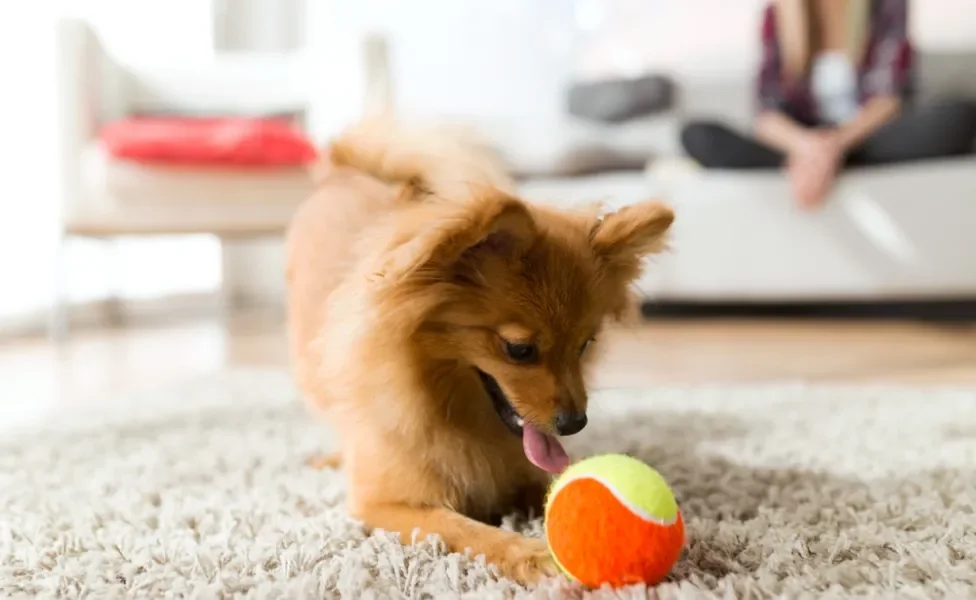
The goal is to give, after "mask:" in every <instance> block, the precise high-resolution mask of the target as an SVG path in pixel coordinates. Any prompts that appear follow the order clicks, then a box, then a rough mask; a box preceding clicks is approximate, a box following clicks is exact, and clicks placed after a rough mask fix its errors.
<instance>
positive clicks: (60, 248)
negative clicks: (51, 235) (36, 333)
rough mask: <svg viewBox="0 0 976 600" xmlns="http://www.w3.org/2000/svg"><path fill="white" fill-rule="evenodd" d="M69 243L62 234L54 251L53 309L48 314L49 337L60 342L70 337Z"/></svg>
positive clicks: (57, 342) (55, 341)
mask: <svg viewBox="0 0 976 600" xmlns="http://www.w3.org/2000/svg"><path fill="white" fill-rule="evenodd" d="M67 245H68V238H67V236H65V235H63V234H62V235H60V236H59V238H58V241H57V247H56V248H55V251H54V269H53V275H54V277H53V282H52V283H53V289H52V294H51V309H50V312H49V314H48V326H47V329H48V337H49V339H50V340H51V341H52V342H54V343H56V344H59V343H61V342H63V341H65V339H66V338H67V337H68V327H69V325H70V322H69V321H70V316H69V314H68V311H69V299H68V282H67V272H68V266H67Z"/></svg>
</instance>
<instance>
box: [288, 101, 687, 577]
mask: <svg viewBox="0 0 976 600" xmlns="http://www.w3.org/2000/svg"><path fill="white" fill-rule="evenodd" d="M322 157H323V160H322V165H321V169H320V170H319V171H318V175H317V177H318V179H317V187H316V191H315V192H314V194H313V195H312V196H311V197H310V198H309V199H308V200H307V201H305V202H304V203H303V204H302V205H301V206H300V207H299V208H298V209H297V211H296V212H295V214H294V217H293V219H292V221H291V224H290V226H289V230H288V234H287V244H286V245H287V250H286V252H287V274H286V279H287V306H288V335H289V345H290V354H291V360H292V364H293V367H294V373H295V378H296V380H297V383H298V386H299V388H300V390H301V392H302V393H303V395H304V396H305V398H306V400H307V402H308V403H309V405H310V406H311V407H312V408H313V409H314V410H315V411H317V412H319V413H321V414H322V415H323V416H324V418H325V419H326V420H327V421H328V422H329V423H331V425H332V426H333V427H334V429H335V430H336V431H337V432H338V435H339V438H340V442H339V451H338V453H337V454H336V455H334V456H331V457H326V458H325V459H322V460H320V461H318V466H330V467H337V466H339V465H340V463H341V465H342V466H343V468H344V469H345V471H346V473H347V476H348V505H349V510H350V513H351V514H352V516H353V517H355V518H357V519H360V520H362V522H364V523H365V525H366V526H367V527H368V528H371V529H382V530H386V531H389V532H394V533H396V534H398V535H399V536H400V537H401V539H402V540H403V541H404V543H411V542H412V541H413V540H414V539H416V538H415V537H414V536H417V535H420V536H426V535H431V534H436V535H438V536H440V538H441V539H442V540H443V542H444V543H445V544H446V546H447V547H448V548H449V549H450V550H451V551H457V552H464V551H466V550H470V551H471V553H472V554H473V555H478V554H483V555H484V557H485V559H486V561H487V562H488V563H489V564H493V565H494V566H495V567H496V568H497V569H498V571H499V573H500V574H501V575H502V576H504V577H508V578H510V579H512V580H514V581H517V582H519V583H522V584H529V583H532V582H535V581H537V580H538V579H540V578H542V577H546V576H550V575H555V574H557V573H558V570H557V567H556V565H555V564H554V562H553V560H552V558H551V556H550V554H549V552H548V550H547V548H546V544H545V542H544V540H541V539H535V538H529V537H525V536H522V535H520V534H518V533H515V532H512V531H507V530H503V529H501V528H499V527H497V526H495V525H493V523H497V522H498V519H499V518H500V516H502V515H504V514H507V513H510V512H514V511H522V512H526V513H533V512H534V514H536V515H538V514H541V512H542V507H543V504H544V502H545V497H546V493H547V489H548V486H549V484H550V481H551V479H552V477H553V476H554V475H555V474H558V473H559V472H561V471H562V470H563V469H564V468H565V467H566V466H567V465H568V463H569V461H570V459H569V457H568V456H567V453H566V451H565V450H564V448H563V445H562V444H561V442H560V439H559V438H560V437H562V436H568V435H573V434H575V433H577V432H579V431H580V430H581V429H583V427H584V426H585V425H586V423H587V391H586V385H585V383H584V374H585V372H586V367H587V366H588V365H589V364H591V363H592V358H593V354H594V352H593V351H594V349H595V346H596V341H597V339H598V336H599V333H600V331H601V329H602V328H603V327H604V324H605V323H607V322H608V321H610V320H612V319H614V318H620V317H621V316H622V315H625V314H627V311H628V310H629V309H630V308H631V307H632V306H633V305H632V303H631V298H630V296H629V294H628V289H629V286H630V285H631V284H632V283H633V281H634V280H635V279H636V278H637V277H638V276H639V274H640V272H641V268H642V264H643V263H644V259H645V257H647V256H648V255H651V254H655V253H658V252H661V251H662V250H664V249H665V247H666V241H667V233H668V231H669V228H670V226H671V223H672V221H673V218H674V215H673V212H672V210H671V209H670V208H668V207H667V206H665V205H664V204H662V203H660V202H657V201H653V200H649V201H646V202H642V203H637V204H633V205H630V206H627V207H626V208H623V209H621V210H619V211H617V212H613V213H610V214H601V212H600V211H599V209H598V207H594V206H584V207H581V208H578V209H572V210H557V209H555V208H551V207H547V206H542V205H535V204H530V203H529V202H526V201H524V200H522V199H520V198H519V197H518V196H517V195H516V193H515V191H514V188H515V186H514V183H513V181H512V180H511V178H510V177H509V175H508V174H507V171H506V169H505V165H504V164H503V163H502V161H501V160H500V159H499V158H498V157H497V156H496V155H494V154H493V153H492V151H491V150H490V148H488V147H487V146H486V145H485V144H483V143H480V142H479V141H478V140H477V139H476V138H472V137H471V136H469V135H466V134H462V133H459V132H458V131H454V130H447V129H439V128H416V129H411V128H408V127H406V126H404V125H403V124H401V123H397V122H395V121H393V120H390V119H364V120H363V121H362V122H359V123H356V124H354V125H352V126H350V127H349V128H347V129H346V130H345V131H343V132H342V133H340V134H339V135H338V136H337V137H336V139H334V140H333V141H332V142H331V144H329V145H328V146H327V147H326V148H324V149H323V152H322Z"/></svg>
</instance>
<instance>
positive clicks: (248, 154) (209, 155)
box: [99, 116, 317, 166]
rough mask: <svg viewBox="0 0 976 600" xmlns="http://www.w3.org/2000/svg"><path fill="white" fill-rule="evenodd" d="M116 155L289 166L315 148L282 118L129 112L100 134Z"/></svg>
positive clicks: (305, 159)
mask: <svg viewBox="0 0 976 600" xmlns="http://www.w3.org/2000/svg"><path fill="white" fill-rule="evenodd" d="M99 137H100V138H101V140H102V142H103V143H104V144H105V147H106V148H107V150H108V152H109V153H110V154H111V155H112V156H114V157H116V158H125V159H129V160H137V161H143V162H160V163H177V164H190V165H235V166H282V165H287V166H293V165H302V164H306V163H309V162H311V161H312V160H314V159H315V157H316V154H317V153H316V151H315V147H314V146H313V145H312V143H311V142H310V141H309V140H308V139H307V138H306V136H305V135H304V134H303V133H302V132H300V131H298V130H297V129H295V128H293V127H292V126H291V125H290V124H289V123H288V122H287V121H284V120H282V119H264V118H248V117H227V118H196V117H179V116H173V117H158V116H157V117H129V118H126V119H122V120H119V121H115V122H113V123H110V124H109V125H107V126H105V127H104V128H103V129H102V131H101V132H100V134H99Z"/></svg>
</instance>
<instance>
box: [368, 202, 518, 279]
mask: <svg viewBox="0 0 976 600" xmlns="http://www.w3.org/2000/svg"><path fill="white" fill-rule="evenodd" d="M418 209H419V210H418V211H416V212H415V214H413V215H412V218H413V219H414V220H418V221H417V222H418V226H417V227H414V228H412V229H413V232H414V234H413V235H411V236H410V238H409V239H407V240H404V241H403V243H400V244H397V245H396V246H395V247H394V248H391V249H390V251H389V252H388V254H387V256H386V260H385V261H384V264H383V266H382V268H381V270H380V272H379V273H377V274H376V275H377V276H379V277H381V278H382V279H384V280H386V281H388V282H391V283H392V282H399V281H402V280H403V279H405V278H408V277H410V276H412V275H415V274H423V275H425V276H438V275H440V274H443V273H445V272H447V271H449V270H451V269H453V268H454V267H455V266H456V265H458V263H460V262H461V261H466V260H471V259H473V258H474V257H476V256H481V255H485V254H492V255H503V256H505V257H508V258H517V257H518V256H519V255H520V254H521V253H522V252H524V251H525V250H526V249H527V248H528V247H529V246H530V245H531V244H532V241H533V240H534V239H535V235H536V227H535V222H534V221H533V219H532V215H531V214H530V213H529V209H528V207H527V206H526V205H525V203H524V202H522V201H521V200H519V199H517V198H514V197H511V196H508V195H506V194H504V193H502V192H499V191H491V192H489V193H486V194H482V195H479V196H478V197H476V198H473V199H471V200H468V201H464V202H441V203H438V202H432V203H430V204H427V205H426V206H420V207H418Z"/></svg>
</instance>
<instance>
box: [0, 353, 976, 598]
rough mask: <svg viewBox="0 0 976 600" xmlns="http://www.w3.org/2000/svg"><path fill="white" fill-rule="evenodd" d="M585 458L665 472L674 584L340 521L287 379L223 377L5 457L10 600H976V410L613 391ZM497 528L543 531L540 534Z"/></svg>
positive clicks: (2, 561)
mask: <svg viewBox="0 0 976 600" xmlns="http://www.w3.org/2000/svg"><path fill="white" fill-rule="evenodd" d="M591 406H593V409H592V412H591V419H590V422H591V425H590V427H588V428H587V430H586V431H584V433H582V434H580V435H579V436H577V437H576V438H573V445H572V450H574V451H575V452H577V453H579V454H583V453H590V452H597V451H617V452H626V453H630V454H633V455H635V456H638V457H639V458H641V459H643V460H645V461H647V462H649V463H651V464H653V465H654V466H656V467H657V468H658V469H659V470H660V471H661V472H662V473H663V474H664V475H665V477H667V478H668V480H669V481H670V482H671V484H672V485H673V488H674V491H675V495H676V497H677V499H678V502H679V504H680V505H681V507H682V510H683V512H684V515H685V518H686V519H687V533H688V545H687V549H686V550H685V553H684V555H683V556H682V558H681V559H680V561H679V563H678V564H677V566H676V567H675V569H674V572H673V573H672V575H671V576H670V578H669V579H668V581H666V582H665V583H663V584H661V585H659V586H657V587H654V588H650V589H645V588H641V587H633V588H629V589H624V590H616V591H612V590H609V589H603V590H596V591H593V592H587V591H585V590H581V589H579V588H578V587H576V586H575V585H574V584H571V583H569V582H567V581H564V580H561V579H559V580H556V579H554V580H550V581H547V582H544V583H543V584H542V585H540V586H538V587H536V588H533V589H524V588H521V587H519V586H517V585H514V584H513V583H511V582H509V581H505V580H503V579H500V578H499V577H498V576H497V575H496V574H495V573H494V571H493V570H492V569H491V568H489V567H486V565H485V564H484V562H483V561H480V560H478V559H477V558H471V557H468V556H465V555H459V554H448V553H446V552H445V551H444V548H443V547H442V546H441V545H440V544H439V543H438V542H437V541H436V540H429V541H426V542H424V543H420V544H417V545H414V546H409V547H405V546H403V545H401V544H399V543H398V542H396V541H395V540H394V539H393V538H392V537H391V536H390V535H388V534H384V533H373V534H371V535H370V534H367V533H366V531H364V529H363V527H362V526H361V525H360V524H359V523H357V522H356V521H354V520H352V519H350V518H349V517H348V516H347V515H346V514H345V512H344V510H343V495H344V480H343V475H342V473H340V472H335V471H328V470H326V471H315V470H312V469H310V468H308V467H306V466H305V465H304V460H305V458H306V457H307V456H308V455H310V454H311V453H313V452H315V451H317V450H321V449H326V448H328V447H329V445H330V441H329V439H330V438H329V434H328V431H327V429H326V428H325V427H324V426H323V425H321V424H316V423H314V422H313V421H312V420H310V419H309V418H308V417H307V416H306V413H305V411H304V408H303V407H302V405H301V403H300V402H299V401H298V398H297V395H296V393H295V391H294V389H293V387H292V384H291V382H290V380H289V378H288V376H287V375H286V374H283V373H279V372H241V373H228V374H223V375H220V376H215V377H212V378H207V379H203V380H200V381H196V382H191V383H188V384H186V385H184V386H180V387H178V388H176V389H170V390H165V391H160V392H158V393H155V394H149V395H144V396H140V397H138V398H132V399H130V401H129V402H128V403H127V404H126V405H125V407H124V408H121V409H119V410H116V411H113V412H111V413H108V414H106V413H101V414H99V413H94V412H92V413H91V414H78V413H72V414H71V415H70V416H67V417H64V418H63V419H62V421H61V422H50V423H47V424H45V425H44V427H43V428H42V429H37V430H34V431H24V432H20V433H18V434H16V435H4V436H3V437H2V438H0V597H4V598H21V597H22V598H28V597H31V598H33V597H71V598H78V597H91V598H113V597H146V598H156V597H186V598H194V597H195V598H222V597H231V596H235V597H251V598H340V597H341V598H394V597H396V598H399V597H405V598H441V597H447V598H467V597H478V598H482V597H484V598H563V597H566V598H582V597H587V596H588V595H589V594H592V595H591V596H589V597H593V598H645V597H649V598H682V599H686V598H687V599H691V598H695V599H698V598H733V597H744V598H745V597H748V598H768V597H788V598H805V597H831V598H841V597H900V598H933V597H945V598H967V597H968V598H972V597H976V393H974V392H972V391H965V390H948V389H946V390H938V389H905V388H890V389H885V388H870V389H868V388H839V387H837V388H831V387H805V386H801V385H795V386H794V385H786V386H769V387H714V388H701V389H660V390H658V389H641V390H633V389H631V390H625V389H620V390H606V391H602V392H598V393H596V394H594V397H593V398H592V404H591ZM506 526H508V527H514V528H517V529H520V530H523V531H525V532H526V533H527V534H528V535H539V534H540V523H539V522H538V520H534V521H524V520H518V519H516V518H511V519H509V520H508V521H507V523H506Z"/></svg>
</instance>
